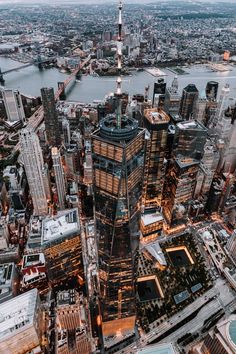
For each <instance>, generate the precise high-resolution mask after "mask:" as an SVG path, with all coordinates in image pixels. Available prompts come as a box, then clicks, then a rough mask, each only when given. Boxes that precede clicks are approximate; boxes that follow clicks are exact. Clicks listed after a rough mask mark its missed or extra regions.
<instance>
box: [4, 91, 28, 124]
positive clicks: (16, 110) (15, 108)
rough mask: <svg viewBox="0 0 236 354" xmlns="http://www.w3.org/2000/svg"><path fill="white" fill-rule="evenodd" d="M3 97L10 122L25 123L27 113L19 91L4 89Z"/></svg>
mask: <svg viewBox="0 0 236 354" xmlns="http://www.w3.org/2000/svg"><path fill="white" fill-rule="evenodd" d="M2 97H3V102H4V106H5V110H6V114H7V120H8V122H10V123H14V122H18V121H24V120H25V112H24V107H23V104H22V100H21V95H20V93H19V91H13V90H10V89H4V90H3V91H2Z"/></svg>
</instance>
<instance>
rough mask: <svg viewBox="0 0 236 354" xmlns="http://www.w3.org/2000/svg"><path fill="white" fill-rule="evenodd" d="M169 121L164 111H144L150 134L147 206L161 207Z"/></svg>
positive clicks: (146, 177)
mask: <svg viewBox="0 0 236 354" xmlns="http://www.w3.org/2000/svg"><path fill="white" fill-rule="evenodd" d="M169 120H170V118H169V116H168V115H167V114H166V113H165V112H164V111H163V110H158V109H157V108H151V109H146V110H145V111H144V118H143V125H144V128H146V129H147V131H148V133H149V135H148V138H147V145H146V153H145V173H144V190H143V197H144V204H145V206H149V205H159V206H160V205H161V199H162V190H163V184H164V178H165V166H164V158H165V152H166V143H167V134H168V124H169Z"/></svg>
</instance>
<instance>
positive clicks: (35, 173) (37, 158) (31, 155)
mask: <svg viewBox="0 0 236 354" xmlns="http://www.w3.org/2000/svg"><path fill="white" fill-rule="evenodd" d="M20 150H21V154H22V160H23V163H24V166H25V173H26V176H27V180H28V184H29V188H30V194H31V196H32V200H33V205H34V214H35V215H47V213H48V204H47V193H46V189H45V181H44V178H43V169H44V161H43V154H42V150H41V147H40V145H39V139H38V136H37V135H36V134H35V133H34V132H33V130H31V129H30V128H25V129H23V130H22V132H21V135H20Z"/></svg>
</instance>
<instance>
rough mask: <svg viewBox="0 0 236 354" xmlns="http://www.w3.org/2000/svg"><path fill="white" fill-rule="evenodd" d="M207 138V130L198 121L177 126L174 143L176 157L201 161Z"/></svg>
mask: <svg viewBox="0 0 236 354" xmlns="http://www.w3.org/2000/svg"><path fill="white" fill-rule="evenodd" d="M206 138H207V129H206V128H205V127H204V125H203V124H201V123H200V122H198V121H196V120H191V121H187V122H181V123H178V124H177V125H176V131H175V136H174V143H173V152H174V155H175V156H178V155H182V156H186V157H192V158H195V159H198V160H200V159H201V157H202V155H203V152H204V145H205V143H206Z"/></svg>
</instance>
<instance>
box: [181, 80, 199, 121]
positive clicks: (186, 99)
mask: <svg viewBox="0 0 236 354" xmlns="http://www.w3.org/2000/svg"><path fill="white" fill-rule="evenodd" d="M198 95H199V92H198V89H197V88H196V86H195V85H194V84H189V85H188V86H186V87H185V88H184V89H183V93H182V98H181V102H180V110H179V113H180V115H181V117H182V118H183V119H184V120H189V119H191V118H192V116H193V113H194V111H195V108H196V103H197V100H198Z"/></svg>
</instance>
